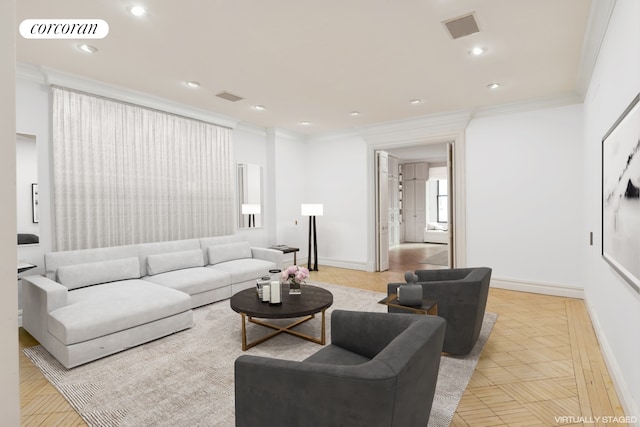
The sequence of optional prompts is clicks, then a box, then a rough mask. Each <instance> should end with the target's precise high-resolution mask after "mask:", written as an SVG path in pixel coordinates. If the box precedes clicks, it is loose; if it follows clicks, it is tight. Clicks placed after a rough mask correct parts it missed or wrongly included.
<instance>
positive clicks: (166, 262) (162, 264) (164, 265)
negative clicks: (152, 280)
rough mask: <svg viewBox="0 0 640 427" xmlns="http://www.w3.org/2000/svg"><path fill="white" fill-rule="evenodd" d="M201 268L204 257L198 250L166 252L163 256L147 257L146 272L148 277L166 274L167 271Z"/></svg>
mask: <svg viewBox="0 0 640 427" xmlns="http://www.w3.org/2000/svg"><path fill="white" fill-rule="evenodd" d="M203 266H204V256H203V255H202V250H200V249H193V250H190V251H180V252H168V253H165V254H155V255H149V256H148V257H147V272H148V273H149V276H153V275H154V274H160V273H166V272H167V271H173V270H182V269H183V268H192V267H203Z"/></svg>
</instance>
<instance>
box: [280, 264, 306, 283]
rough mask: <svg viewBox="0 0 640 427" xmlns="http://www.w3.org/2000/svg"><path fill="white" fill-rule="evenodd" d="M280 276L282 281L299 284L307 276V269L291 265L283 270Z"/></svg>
mask: <svg viewBox="0 0 640 427" xmlns="http://www.w3.org/2000/svg"><path fill="white" fill-rule="evenodd" d="M280 277H281V279H282V280H281V281H282V282H283V283H284V282H287V281H288V282H289V283H295V284H301V283H304V281H305V280H307V278H308V277H309V270H307V269H306V268H304V267H299V266H297V265H292V266H291V267H289V268H287V269H286V270H284V271H283V272H282V273H281V275H280Z"/></svg>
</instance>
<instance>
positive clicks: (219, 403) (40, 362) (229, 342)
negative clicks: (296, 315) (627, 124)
mask: <svg viewBox="0 0 640 427" xmlns="http://www.w3.org/2000/svg"><path fill="white" fill-rule="evenodd" d="M312 284H314V285H318V286H322V287H324V288H326V289H328V290H329V291H331V292H332V293H333V296H334V303H333V306H332V307H331V308H330V309H329V310H327V314H328V316H327V339H329V337H330V319H331V316H330V313H331V311H332V310H334V309H345V310H360V311H386V307H385V306H384V305H381V304H378V303H377V301H379V300H380V299H382V298H384V296H385V295H384V294H382V293H376V292H370V291H364V290H359V289H353V288H348V287H344V286H338V285H331V284H325V283H317V282H312ZM194 317H195V326H194V327H193V328H191V329H188V330H186V331H183V332H179V333H176V334H174V335H171V336H168V337H165V338H162V339H159V340H156V341H153V342H150V343H147V344H144V345H141V346H139V347H135V348H132V349H129V350H127V351H124V352H121V353H118V354H115V355H112V356H109V357H106V358H103V359H100V360H97V361H94V362H91V363H88V364H85V365H82V366H79V367H77V368H73V369H70V370H67V369H65V368H64V367H63V366H62V365H60V363H58V362H57V361H56V360H55V359H54V358H53V357H52V356H51V355H50V354H49V353H48V352H47V351H46V350H44V349H43V348H42V347H41V346H36V347H31V348H26V349H24V352H25V354H26V355H27V357H28V358H29V359H31V361H33V363H34V364H35V365H36V366H38V367H39V368H40V370H41V371H42V372H43V373H44V375H45V377H46V378H47V379H48V380H49V381H50V382H51V383H52V384H53V385H54V386H55V387H56V388H57V389H58V390H59V391H60V392H61V393H62V394H63V395H64V396H65V398H66V399H67V400H68V401H69V403H70V404H71V406H72V407H73V408H74V409H75V410H76V411H77V412H78V413H79V414H80V415H81V416H82V418H83V419H84V420H85V421H86V422H87V424H88V425H90V426H114V427H115V426H136V427H140V426H178V425H182V426H187V425H188V426H207V427H210V426H225V427H227V426H233V425H235V418H234V387H233V369H234V368H233V364H234V361H235V359H236V358H237V357H238V356H240V355H241V354H252V355H260V356H271V357H277V358H280V359H290V360H303V359H305V358H306V357H307V356H309V355H311V354H313V353H314V352H316V351H317V350H318V348H319V346H318V345H317V344H314V343H311V342H308V341H304V340H301V339H300V338H297V337H294V336H291V335H288V334H280V335H279V336H277V337H275V338H273V339H271V340H268V341H266V342H264V343H262V344H260V345H258V346H256V347H254V348H251V349H249V350H248V351H246V352H243V351H242V349H241V342H240V332H241V318H240V315H239V314H237V313H235V312H234V311H232V310H231V308H229V301H228V300H225V301H221V302H218V303H215V304H211V305H208V306H205V307H201V308H198V309H196V310H194ZM496 319H497V315H496V314H493V313H487V314H485V319H484V324H483V327H482V332H481V334H480V339H479V340H478V343H477V344H476V346H475V348H474V349H473V351H472V353H471V354H470V355H469V356H467V357H464V358H454V357H442V360H441V363H440V372H439V375H438V383H437V388H436V396H435V399H434V403H433V409H432V411H431V417H430V419H429V426H448V425H449V424H450V422H451V420H452V418H453V415H454V413H455V410H456V407H457V406H458V402H459V401H460V397H461V396H462V393H463V392H464V390H465V388H466V386H467V383H468V382H469V379H470V378H471V375H472V374H473V371H474V369H475V366H476V364H477V362H478V359H479V357H480V352H481V351H482V347H483V346H484V344H485V343H486V341H487V339H488V337H489V334H490V333H491V329H492V328H493V325H494V324H495V321H496ZM299 328H300V330H301V331H306V332H307V333H311V334H313V335H314V336H318V331H319V330H320V318H319V316H317V318H316V319H313V320H311V321H309V322H306V323H305V324H303V325H300V326H299ZM269 331H270V330H269ZM265 333H267V329H266V328H263V327H261V326H258V325H249V326H248V334H249V336H248V339H249V340H253V339H255V338H256V337H259V336H261V335H264V334H265Z"/></svg>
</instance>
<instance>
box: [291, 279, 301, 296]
mask: <svg viewBox="0 0 640 427" xmlns="http://www.w3.org/2000/svg"><path fill="white" fill-rule="evenodd" d="M301 293H302V289H300V283H297V282H289V295H300V294H301Z"/></svg>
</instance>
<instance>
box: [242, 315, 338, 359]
mask: <svg viewBox="0 0 640 427" xmlns="http://www.w3.org/2000/svg"><path fill="white" fill-rule="evenodd" d="M325 311H326V309H324V310H322V311H321V313H322V324H321V330H320V338H316V337H312V336H311V335H307V334H303V333H301V332H298V331H294V330H292V329H291V328H294V327H296V326H298V325H301V324H302V323H304V322H307V321H309V320H311V319H313V318H315V317H316V316H315V314H311V315H309V316H305V317H303V318H301V319H298V320H296V321H295V322H293V323H291V324H289V325H286V326H278V325H274V324H271V323H267V322H264V321H262V320H256V319H255V318H253V317H251V316H249V315H247V314H245V313H240V315H241V316H242V351H246V350H248V349H250V348H251V347H255V346H256V345H258V344H260V343H263V342H265V341H267V340H269V339H271V338H273V337H275V336H277V335H280V334H281V333H283V332H284V333H286V334H290V335H294V336H296V337H299V338H302V339H305V340H307V341H311V342H313V343H316V344H320V345H325V342H326V340H325V336H326V328H325ZM247 320H248V321H249V322H251V323H255V324H256V325H260V326H264V327H266V328H271V329H275V332H272V333H270V334H268V335H265V336H264V337H261V338H258V339H257V340H255V341H252V342H247Z"/></svg>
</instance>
